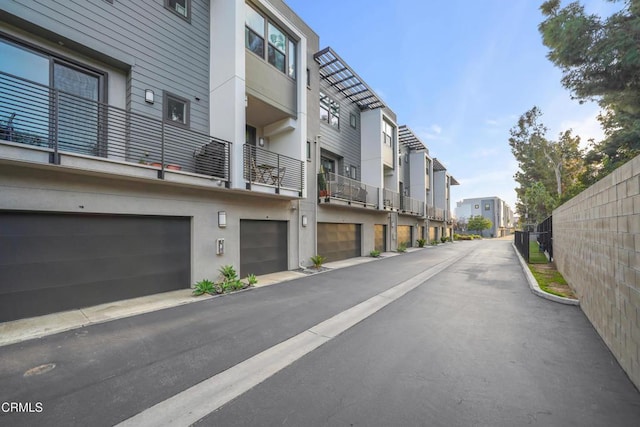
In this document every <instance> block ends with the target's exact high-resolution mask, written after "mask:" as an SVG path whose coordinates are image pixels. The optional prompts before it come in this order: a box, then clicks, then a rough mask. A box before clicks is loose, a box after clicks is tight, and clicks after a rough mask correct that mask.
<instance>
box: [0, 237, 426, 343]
mask: <svg viewBox="0 0 640 427" xmlns="http://www.w3.org/2000/svg"><path fill="white" fill-rule="evenodd" d="M422 249H425V248H408V249H407V252H413V251H418V250H422ZM396 255H400V254H399V253H397V252H384V253H382V254H381V257H380V258H372V257H358V258H350V259H346V260H341V261H334V262H329V263H326V264H324V265H323V266H324V267H325V268H327V269H329V270H335V269H339V268H345V267H350V266H353V265H358V264H363V263H367V262H372V261H377V260H380V259H384V258H388V257H392V256H396ZM325 271H326V270H323V271H322V272H325ZM309 274H317V273H316V272H314V269H313V268H309V269H307V271H306V272H302V271H297V270H292V271H281V272H277V273H270V274H265V275H262V276H258V277H257V278H258V283H257V285H256V287H263V286H269V285H274V284H276V283H282V282H287V281H290V280H295V279H299V278H302V277H306V276H308V275H309ZM241 292H242V291H241ZM221 296H224V295H200V296H194V295H193V294H192V289H181V290H178V291H172V292H163V293H161V294H154V295H148V296H144V297H140V298H131V299H127V300H121V301H113V302H109V303H105V304H100V305H96V306H92V307H86V308H81V309H77V310H69V311H63V312H59V313H52V314H47V315H44V316H38V317H32V318H27V319H19V320H14V321H11V322H4V323H0V346H4V345H9V344H14V343H17V342H21V341H26V340H30V339H34V338H42V337H45V336H47V335H52V334H56V333H59V332H64V331H69V330H72V329H76V328H82V327H85V326H88V325H93V324H97V323H102V322H108V321H111V320H115V319H121V318H125V317H129V316H136V315H138V314H143V313H149V312H152V311H157V310H163V309H166V308H171V307H177V306H180V305H184V304H190V303H193V302H198V301H203V300H206V299H210V298H218V297H221Z"/></svg>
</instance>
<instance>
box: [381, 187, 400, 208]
mask: <svg viewBox="0 0 640 427" xmlns="http://www.w3.org/2000/svg"><path fill="white" fill-rule="evenodd" d="M382 200H383V206H384V207H385V209H393V210H398V209H400V193H398V192H396V191H393V190H389V189H386V188H384V189H383V190H382Z"/></svg>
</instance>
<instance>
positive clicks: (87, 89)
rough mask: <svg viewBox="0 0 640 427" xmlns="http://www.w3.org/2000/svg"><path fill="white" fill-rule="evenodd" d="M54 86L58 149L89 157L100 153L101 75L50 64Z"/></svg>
mask: <svg viewBox="0 0 640 427" xmlns="http://www.w3.org/2000/svg"><path fill="white" fill-rule="evenodd" d="M53 87H54V88H56V89H58V90H59V92H58V94H59V95H58V99H57V100H54V106H53V108H54V109H56V108H57V110H55V112H56V113H57V114H56V118H57V127H56V128H57V136H58V149H59V150H60V151H71V152H74V153H80V154H85V155H90V156H98V155H100V150H99V149H100V147H99V141H100V139H99V134H100V120H99V119H100V118H99V110H98V101H99V100H100V76H99V75H97V74H95V73H90V72H89V71H85V70H81V69H80V68H77V67H73V66H71V65H67V64H64V63H60V62H57V61H55V62H54V63H53Z"/></svg>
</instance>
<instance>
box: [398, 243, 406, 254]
mask: <svg viewBox="0 0 640 427" xmlns="http://www.w3.org/2000/svg"><path fill="white" fill-rule="evenodd" d="M397 251H398V252H407V245H406V244H404V243H398V249H397Z"/></svg>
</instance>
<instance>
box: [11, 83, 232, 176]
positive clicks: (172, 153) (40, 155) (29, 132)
mask: <svg viewBox="0 0 640 427" xmlns="http://www.w3.org/2000/svg"><path fill="white" fill-rule="evenodd" d="M230 144H231V143H230V142H227V141H223V140H220V139H217V138H214V137H211V136H209V135H207V134H204V133H200V132H196V131H193V130H190V129H185V128H181V127H177V126H174V125H172V124H168V123H164V122H163V121H162V120H159V119H154V118H151V117H148V116H144V115H141V114H137V113H132V112H130V111H126V110H123V109H120V108H117V107H113V106H110V105H108V104H104V103H100V102H95V101H92V100H90V99H86V98H81V97H78V96H74V95H71V94H68V93H65V92H62V91H59V90H57V89H54V88H52V87H48V86H43V85H40V84H37V83H34V82H31V81H28V80H25V79H22V78H19V77H16V76H13V75H10V74H6V73H3V72H0V157H3V158H10V159H14V160H28V161H32V162H34V161H35V162H42V163H50V164H55V165H70V166H74V167H79V168H83V169H87V170H96V171H102V172H107V173H120V172H122V169H120V168H118V166H122V165H126V164H129V165H135V168H134V169H136V170H143V172H144V170H145V169H146V170H151V171H152V172H154V170H157V177H158V178H161V179H164V178H165V172H166V171H170V172H171V173H173V174H180V175H192V176H194V177H196V178H197V177H200V178H208V181H206V182H207V184H210V180H211V179H212V178H213V179H216V180H218V183H219V185H221V182H225V185H226V186H228V183H229V176H230V173H229V172H230V170H229V168H230V163H231V162H230ZM128 171H130V170H128ZM132 174H134V175H139V174H136V173H133V172H132ZM140 176H147V175H140ZM155 176H156V174H155V173H154V174H150V175H148V177H155ZM189 182H193V181H189ZM196 182H198V181H196Z"/></svg>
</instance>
